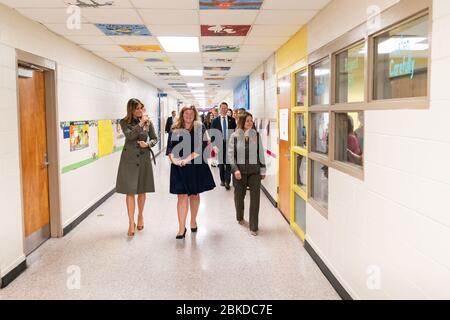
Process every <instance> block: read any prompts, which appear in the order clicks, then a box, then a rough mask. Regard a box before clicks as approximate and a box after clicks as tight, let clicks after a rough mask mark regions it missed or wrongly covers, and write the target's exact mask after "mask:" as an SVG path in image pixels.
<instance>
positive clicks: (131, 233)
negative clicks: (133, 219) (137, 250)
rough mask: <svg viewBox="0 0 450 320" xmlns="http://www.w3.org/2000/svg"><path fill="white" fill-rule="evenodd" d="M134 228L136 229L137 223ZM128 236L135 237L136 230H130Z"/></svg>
mask: <svg viewBox="0 0 450 320" xmlns="http://www.w3.org/2000/svg"><path fill="white" fill-rule="evenodd" d="M134 229H136V223H135V224H134ZM128 236H129V237H134V231H133V232H130V231H128Z"/></svg>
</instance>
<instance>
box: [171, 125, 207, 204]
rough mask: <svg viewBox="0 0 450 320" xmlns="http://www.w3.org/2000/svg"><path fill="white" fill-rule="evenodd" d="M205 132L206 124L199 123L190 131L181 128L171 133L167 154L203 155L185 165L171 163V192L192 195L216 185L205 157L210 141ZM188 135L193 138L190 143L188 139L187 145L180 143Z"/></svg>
mask: <svg viewBox="0 0 450 320" xmlns="http://www.w3.org/2000/svg"><path fill="white" fill-rule="evenodd" d="M205 132H206V128H205V126H204V125H202V124H198V125H195V126H194V128H193V129H192V130H191V131H190V132H189V133H187V131H186V130H179V129H178V130H174V131H172V132H170V133H169V138H168V143H167V151H166V155H169V154H173V157H174V158H176V159H186V158H187V157H188V156H189V155H190V154H191V152H195V153H197V154H200V155H201V156H200V157H199V158H197V159H194V160H192V161H191V162H190V163H188V164H187V165H186V166H184V167H179V166H176V165H174V164H172V165H171V167H170V193H171V194H187V195H189V196H192V195H197V194H200V193H202V192H205V191H209V190H212V189H214V188H215V187H216V184H215V182H214V178H213V175H212V173H211V170H210V168H209V165H208V163H207V162H206V160H207V159H206V158H203V154H204V151H205V149H206V147H207V145H208V142H207V141H204V140H203V137H204V136H205ZM183 133H184V134H183ZM188 137H190V140H191V141H190V144H189V141H187V142H185V145H184V144H182V145H179V144H180V143H182V142H183V139H186V138H188ZM177 146H178V147H177ZM182 146H183V147H184V149H183V148H182Z"/></svg>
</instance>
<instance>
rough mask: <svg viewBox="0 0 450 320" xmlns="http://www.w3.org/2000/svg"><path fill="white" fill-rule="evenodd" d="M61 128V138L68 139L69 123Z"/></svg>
mask: <svg viewBox="0 0 450 320" xmlns="http://www.w3.org/2000/svg"><path fill="white" fill-rule="evenodd" d="M62 129H63V139H70V124H69V125H64V127H63V128H62Z"/></svg>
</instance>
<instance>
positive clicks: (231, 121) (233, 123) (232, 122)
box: [211, 116, 236, 138]
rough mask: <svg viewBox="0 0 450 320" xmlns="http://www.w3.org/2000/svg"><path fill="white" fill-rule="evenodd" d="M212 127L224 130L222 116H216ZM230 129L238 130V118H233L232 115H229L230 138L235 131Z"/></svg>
mask: <svg viewBox="0 0 450 320" xmlns="http://www.w3.org/2000/svg"><path fill="white" fill-rule="evenodd" d="M211 129H217V130H220V132H223V129H222V117H221V116H218V117H217V118H215V119H214V120H213V121H212V123H211ZM230 130H233V131H235V130H236V120H234V118H232V117H228V138H230V137H231V134H232V133H233V132H230Z"/></svg>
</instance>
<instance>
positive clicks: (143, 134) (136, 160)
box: [116, 99, 158, 237]
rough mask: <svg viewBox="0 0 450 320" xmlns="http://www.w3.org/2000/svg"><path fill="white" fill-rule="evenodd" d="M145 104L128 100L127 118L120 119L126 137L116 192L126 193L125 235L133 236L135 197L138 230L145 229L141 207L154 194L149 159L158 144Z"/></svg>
mask: <svg viewBox="0 0 450 320" xmlns="http://www.w3.org/2000/svg"><path fill="white" fill-rule="evenodd" d="M145 112H146V110H145V107H144V104H143V103H142V102H141V101H139V100H138V99H131V100H130V101H128V105H127V116H126V117H125V118H124V119H122V120H120V126H121V128H122V131H123V133H124V134H125V138H126V139H125V145H124V148H123V150H122V155H121V158H120V164H119V171H118V173H117V182H116V191H117V192H118V193H122V194H126V204H127V209H128V218H129V227H128V236H130V237H132V236H134V233H135V227H136V224H135V222H134V211H135V207H136V205H135V195H138V199H137V203H138V212H139V213H138V223H137V229H138V230H142V229H144V215H143V213H144V205H145V200H146V193H151V192H155V184H154V179H153V166H152V159H151V157H153V160H155V157H154V155H153V152H152V150H151V148H152V147H154V146H155V145H156V143H157V142H158V138H157V136H156V133H155V128H154V126H153V123H152V122H151V121H150V119H149V118H148V116H147V115H146V114H145Z"/></svg>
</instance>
